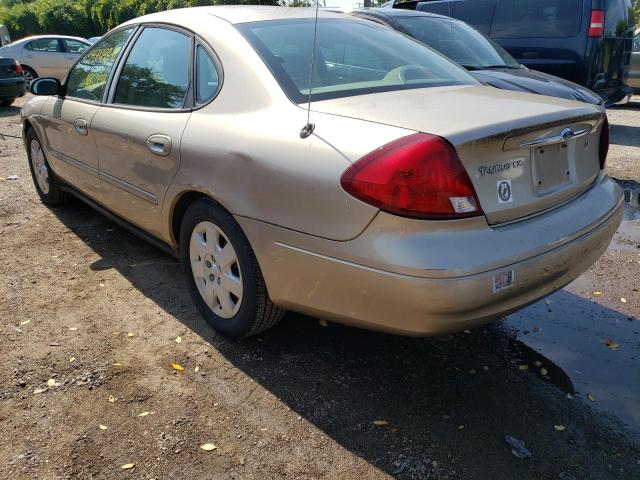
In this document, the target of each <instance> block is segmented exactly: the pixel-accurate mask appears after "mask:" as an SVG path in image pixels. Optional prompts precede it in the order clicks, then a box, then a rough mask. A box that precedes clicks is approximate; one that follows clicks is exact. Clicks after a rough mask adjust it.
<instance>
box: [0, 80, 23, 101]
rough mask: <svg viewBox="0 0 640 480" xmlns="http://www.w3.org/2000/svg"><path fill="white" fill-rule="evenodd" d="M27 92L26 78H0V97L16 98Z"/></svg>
mask: <svg viewBox="0 0 640 480" xmlns="http://www.w3.org/2000/svg"><path fill="white" fill-rule="evenodd" d="M25 93H27V87H26V84H25V81H24V78H0V97H2V98H16V97H22V96H24V94H25Z"/></svg>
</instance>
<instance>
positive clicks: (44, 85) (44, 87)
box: [30, 78, 62, 95]
mask: <svg viewBox="0 0 640 480" xmlns="http://www.w3.org/2000/svg"><path fill="white" fill-rule="evenodd" d="M30 89H31V93H33V94H34V95H58V94H60V93H61V91H62V86H61V85H60V81H59V80H58V79H56V78H37V79H36V80H34V81H33V82H31V87H30Z"/></svg>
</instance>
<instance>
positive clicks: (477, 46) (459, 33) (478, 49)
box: [396, 16, 521, 70]
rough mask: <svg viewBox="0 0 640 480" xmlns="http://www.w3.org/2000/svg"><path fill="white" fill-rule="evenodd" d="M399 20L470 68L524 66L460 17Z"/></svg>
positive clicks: (457, 61)
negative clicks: (460, 19)
mask: <svg viewBox="0 0 640 480" xmlns="http://www.w3.org/2000/svg"><path fill="white" fill-rule="evenodd" d="M396 21H397V22H398V23H399V24H400V25H401V26H402V27H403V28H404V29H405V30H406V31H407V33H409V35H411V36H412V37H413V38H415V39H416V40H419V41H420V42H422V43H424V44H425V45H427V46H429V47H431V48H433V49H434V50H437V51H439V52H440V53H442V54H443V55H445V56H446V57H448V58H450V59H451V60H453V61H454V62H456V63H459V64H460V65H462V66H463V67H465V68H467V69H470V70H477V69H482V68H521V67H520V64H519V63H518V62H517V61H516V60H515V59H514V58H513V57H512V56H511V55H509V54H508V53H507V52H506V51H505V50H504V49H503V48H502V47H500V46H498V45H497V44H496V43H495V42H493V41H492V40H489V39H488V38H487V37H485V36H484V35H482V34H481V33H480V32H478V31H477V30H474V29H473V28H471V27H470V26H469V25H467V24H466V23H463V22H459V21H457V20H451V19H448V18H438V17H432V18H429V17H422V16H420V17H417V16H406V17H398V18H396Z"/></svg>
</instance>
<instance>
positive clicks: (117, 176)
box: [91, 27, 193, 234]
mask: <svg viewBox="0 0 640 480" xmlns="http://www.w3.org/2000/svg"><path fill="white" fill-rule="evenodd" d="M192 42H193V40H192V38H191V37H190V36H189V35H188V34H186V33H184V32H182V31H177V30H174V29H171V28H163V27H145V28H144V30H142V32H141V33H140V35H139V36H138V38H137V39H136V40H135V43H134V44H133V46H132V48H131V49H130V51H129V53H128V54H127V58H126V61H125V62H124V64H123V66H122V68H121V71H120V73H119V74H118V76H117V78H116V79H114V82H113V86H112V87H111V93H110V97H111V99H110V101H109V102H107V105H106V106H105V107H104V108H102V109H100V111H99V112H98V113H97V114H96V115H95V117H94V118H93V121H92V125H91V128H92V130H93V133H94V135H95V139H96V143H97V148H98V157H99V161H100V180H101V187H102V195H103V203H104V204H105V206H107V207H108V208H109V209H110V210H112V211H114V212H115V213H117V214H118V215H119V216H121V217H123V218H125V219H126V220H128V221H129V222H131V223H133V224H135V225H137V226H139V227H141V228H143V229H145V230H147V231H148V232H150V233H152V234H159V233H160V221H161V218H160V217H161V215H160V214H161V211H162V201H163V198H164V194H165V192H166V190H167V188H168V187H169V184H170V183H171V181H172V179H173V177H174V176H175V174H176V173H177V171H178V167H179V165H180V141H181V138H182V132H183V131H184V128H185V126H186V124H187V121H188V120H189V116H190V115H191V111H190V108H189V107H190V105H189V102H190V101H189V100H188V99H189V98H190V97H191V57H192V54H191V50H192Z"/></svg>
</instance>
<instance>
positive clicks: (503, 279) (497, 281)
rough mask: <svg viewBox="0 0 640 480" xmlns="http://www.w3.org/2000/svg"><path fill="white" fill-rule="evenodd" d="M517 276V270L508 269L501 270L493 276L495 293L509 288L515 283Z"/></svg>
mask: <svg viewBox="0 0 640 480" xmlns="http://www.w3.org/2000/svg"><path fill="white" fill-rule="evenodd" d="M514 278H515V272H514V271H513V270H507V271H506V272H500V273H497V274H495V275H494V276H493V293H496V292H499V291H500V290H504V289H505V288H509V287H511V286H512V285H513V280H514Z"/></svg>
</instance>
